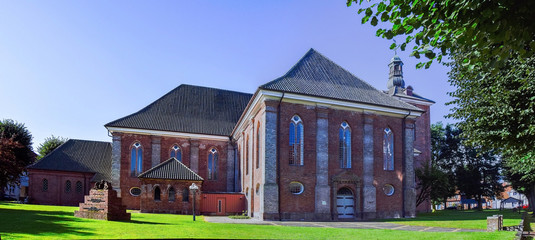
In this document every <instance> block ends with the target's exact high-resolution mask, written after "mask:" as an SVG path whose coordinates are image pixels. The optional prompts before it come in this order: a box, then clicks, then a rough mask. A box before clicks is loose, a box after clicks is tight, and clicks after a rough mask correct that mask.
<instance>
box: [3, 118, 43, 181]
mask: <svg viewBox="0 0 535 240" xmlns="http://www.w3.org/2000/svg"><path fill="white" fill-rule="evenodd" d="M34 158H35V154H34V153H33V151H32V135H31V134H30V132H29V131H28V129H27V128H26V127H25V126H24V124H22V123H17V122H15V121H13V120H10V119H6V120H2V121H0V191H3V189H4V188H5V187H6V186H7V185H8V184H18V183H19V177H20V175H21V174H22V173H23V172H24V170H25V169H26V166H28V165H29V164H31V163H32V162H33V161H34Z"/></svg>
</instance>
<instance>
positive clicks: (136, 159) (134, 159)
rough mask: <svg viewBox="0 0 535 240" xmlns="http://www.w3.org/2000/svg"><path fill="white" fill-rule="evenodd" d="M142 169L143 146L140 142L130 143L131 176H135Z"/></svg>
mask: <svg viewBox="0 0 535 240" xmlns="http://www.w3.org/2000/svg"><path fill="white" fill-rule="evenodd" d="M142 169H143V148H142V147H141V143H139V142H136V143H134V144H132V149H131V156H130V173H131V174H132V175H133V176H137V175H138V174H140V173H141V172H142Z"/></svg>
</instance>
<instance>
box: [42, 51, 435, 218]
mask: <svg viewBox="0 0 535 240" xmlns="http://www.w3.org/2000/svg"><path fill="white" fill-rule="evenodd" d="M389 68H390V76H389V79H388V81H387V87H388V90H386V91H379V90H377V89H375V88H373V87H372V86H371V85H369V84H368V83H366V82H364V81H363V80H361V79H359V78H357V77H355V76H354V75H353V74H351V73H349V72H348V71H346V70H345V69H343V68H342V67H340V66H338V65H337V64H335V63H334V62H333V61H331V60H329V59H327V58H326V57H324V56H323V55H321V54H320V53H318V52H317V51H315V50H314V49H311V50H310V51H308V52H307V53H306V54H305V56H303V58H301V60H299V61H298V62H297V64H295V65H294V66H293V67H292V68H291V69H290V70H289V71H288V72H287V73H286V74H285V75H283V76H282V77H280V78H277V79H275V80H273V81H271V82H268V83H266V84H264V85H261V86H260V87H259V88H258V89H257V91H256V92H255V93H254V94H248V93H240V92H234V91H228V90H222V89H214V88H207V87H200V86H191V85H180V86H178V87H177V88H175V89H173V90H171V91H170V92H169V93H167V94H165V95H164V96H162V97H161V98H159V99H158V100H156V101H154V102H153V103H151V104H149V105H148V106H147V107H145V108H143V109H141V110H140V111H138V112H136V113H133V114H130V115H128V116H126V117H123V118H120V119H117V120H115V121H112V122H110V123H108V124H106V125H105V127H106V128H107V130H108V131H109V132H110V134H111V135H112V143H111V157H110V159H109V162H108V164H109V170H108V171H109V177H110V178H109V180H111V182H112V186H113V187H114V189H115V190H116V191H117V193H118V195H119V196H120V197H121V198H122V201H123V204H125V205H126V206H127V207H128V208H131V209H141V211H146V212H176V213H187V212H188V211H190V209H189V208H188V206H189V205H188V204H190V203H188V202H186V201H184V199H185V198H186V196H187V197H188V201H191V199H192V196H188V194H189V193H187V192H186V186H187V185H188V184H191V183H193V182H197V183H198V185H200V186H201V187H202V193H200V194H201V195H200V198H198V199H200V200H199V201H200V205H199V206H201V209H200V211H201V212H203V213H205V214H221V215H224V214H229V213H230V212H225V211H226V209H233V210H232V211H236V212H240V211H238V210H239V209H240V206H241V207H243V208H244V210H246V211H247V214H249V215H250V216H252V217H255V218H259V219H273V220H343V219H349V220H356V219H370V218H390V217H413V216H415V213H416V211H418V210H420V211H428V210H429V209H430V207H429V205H428V203H426V204H423V205H420V207H419V209H417V208H416V206H415V203H416V189H415V174H414V169H415V167H418V166H421V164H422V163H424V162H426V161H429V160H430V158H431V140H430V121H429V111H430V106H431V105H432V104H433V103H434V102H433V101H431V100H429V99H426V98H424V97H421V96H419V95H418V94H416V93H415V92H414V91H413V88H412V87H411V86H408V87H405V81H404V79H403V63H402V61H401V59H399V57H397V56H396V57H394V58H392V60H391V62H390V64H389ZM171 165H172V166H175V167H177V168H178V167H180V169H182V170H180V171H185V172H188V173H191V174H195V176H198V177H199V178H200V179H202V180H199V179H197V178H195V179H177V178H175V176H174V175H173V174H178V172H172V171H171V172H170V171H169V170H165V171H164V167H165V166H167V167H169V166H171ZM186 169H187V170H188V171H186ZM51 171H52V170H51ZM177 171H178V170H177ZM151 174H152V175H153V177H149V175H151ZM158 174H159V175H158ZM152 175H151V176H152ZM156 175H158V177H154V176H156ZM192 176H193V175H192ZM171 189H172V190H173V191H171ZM170 193H172V194H170ZM196 199H197V198H196ZM240 201H244V203H242V202H240ZM214 205H217V206H215V207H214ZM227 206H229V207H227ZM230 206H232V207H230ZM214 209H217V210H216V213H214V212H213V211H214Z"/></svg>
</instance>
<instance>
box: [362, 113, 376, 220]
mask: <svg viewBox="0 0 535 240" xmlns="http://www.w3.org/2000/svg"><path fill="white" fill-rule="evenodd" d="M362 144H363V149H364V152H363V161H364V162H363V172H364V174H363V175H364V176H363V184H364V191H363V192H364V194H363V195H364V196H363V198H364V201H363V202H364V204H363V207H364V209H363V210H364V211H363V218H364V219H370V218H376V189H375V186H373V170H374V168H373V165H374V157H373V115H371V114H364V136H363V138H362Z"/></svg>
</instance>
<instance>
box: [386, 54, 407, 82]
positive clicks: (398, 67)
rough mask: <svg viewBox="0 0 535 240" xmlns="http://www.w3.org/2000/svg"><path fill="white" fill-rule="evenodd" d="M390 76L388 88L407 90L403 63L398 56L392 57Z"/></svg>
mask: <svg viewBox="0 0 535 240" xmlns="http://www.w3.org/2000/svg"><path fill="white" fill-rule="evenodd" d="M388 66H389V67H390V76H389V78H388V83H387V87H388V89H392V88H394V87H400V88H405V81H404V80H403V62H402V61H401V58H399V56H398V55H396V56H394V57H392V59H391V60H390V64H388Z"/></svg>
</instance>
